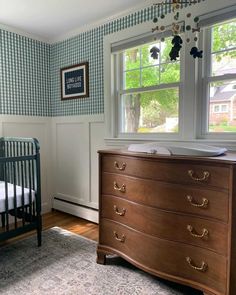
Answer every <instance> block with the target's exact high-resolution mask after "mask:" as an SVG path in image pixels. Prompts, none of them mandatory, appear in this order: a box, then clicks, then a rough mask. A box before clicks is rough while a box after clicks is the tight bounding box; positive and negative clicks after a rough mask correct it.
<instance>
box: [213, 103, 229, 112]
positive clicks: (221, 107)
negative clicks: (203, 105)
mask: <svg viewBox="0 0 236 295" xmlns="http://www.w3.org/2000/svg"><path fill="white" fill-rule="evenodd" d="M227 112H228V105H227V104H221V105H220V104H215V105H213V113H216V114H217V113H227Z"/></svg>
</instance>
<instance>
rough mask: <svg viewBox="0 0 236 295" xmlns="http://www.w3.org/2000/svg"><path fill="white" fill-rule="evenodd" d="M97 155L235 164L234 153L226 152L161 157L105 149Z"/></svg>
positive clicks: (235, 154) (123, 150)
mask: <svg viewBox="0 0 236 295" xmlns="http://www.w3.org/2000/svg"><path fill="white" fill-rule="evenodd" d="M98 153H99V154H107V155H116V156H117V155H119V156H128V157H137V158H145V159H159V160H186V161H189V160H191V161H199V162H214V163H219V164H220V163H222V164H223V163H225V164H236V152H226V153H225V154H223V155H220V156H215V157H198V156H184V155H181V156H180V155H178V156H177V155H171V156H169V155H161V154H150V153H141V152H139V153H135V152H129V151H128V150H127V149H107V150H99V151H98Z"/></svg>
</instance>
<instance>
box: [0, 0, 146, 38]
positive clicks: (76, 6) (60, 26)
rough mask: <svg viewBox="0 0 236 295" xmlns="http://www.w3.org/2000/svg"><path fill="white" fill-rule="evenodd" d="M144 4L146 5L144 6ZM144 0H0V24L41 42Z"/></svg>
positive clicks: (130, 7)
mask: <svg viewBox="0 0 236 295" xmlns="http://www.w3.org/2000/svg"><path fill="white" fill-rule="evenodd" d="M145 2H146V3H145ZM147 2H149V1H147V0H0V24H2V25H5V26H9V27H13V28H16V29H18V30H20V31H24V32H27V33H29V34H32V35H34V36H38V37H41V38H42V39H44V40H48V41H49V40H56V39H57V38H60V37H62V36H65V35H66V34H68V33H69V32H71V31H74V30H76V29H78V28H81V27H85V26H87V25H89V24H91V23H96V22H99V21H101V20H104V19H107V18H109V17H111V16H112V15H117V14H119V13H122V12H123V11H126V10H130V9H132V7H139V6H144V5H145V4H147Z"/></svg>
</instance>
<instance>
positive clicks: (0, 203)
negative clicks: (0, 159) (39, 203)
mask: <svg viewBox="0 0 236 295" xmlns="http://www.w3.org/2000/svg"><path fill="white" fill-rule="evenodd" d="M29 193H30V191H29V189H28V188H24V204H25V205H28V204H29V202H30V198H29ZM31 195H32V202H33V201H34V200H35V192H34V191H33V190H31ZM16 205H17V207H21V206H22V187H21V186H18V185H16ZM11 209H14V185H13V184H11V183H8V210H11ZM5 211H6V206H5V182H4V181H0V213H3V212H5Z"/></svg>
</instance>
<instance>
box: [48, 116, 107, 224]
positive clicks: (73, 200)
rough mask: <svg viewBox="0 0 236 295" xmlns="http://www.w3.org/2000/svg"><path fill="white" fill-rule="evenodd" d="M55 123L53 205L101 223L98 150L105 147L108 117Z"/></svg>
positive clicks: (80, 118)
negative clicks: (106, 120) (99, 212)
mask: <svg viewBox="0 0 236 295" xmlns="http://www.w3.org/2000/svg"><path fill="white" fill-rule="evenodd" d="M51 126H52V171H53V173H52V175H53V177H52V183H53V205H52V207H53V208H54V209H58V210H61V211H64V212H67V213H71V214H73V215H76V216H78V217H81V218H85V216H86V219H88V220H91V221H93V222H97V214H98V213H97V210H98V154H97V150H99V149H102V148H105V144H104V116H103V115H91V116H86V115H85V116H73V117H55V118H52V123H51ZM89 208H91V209H89ZM95 216H96V217H95Z"/></svg>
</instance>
